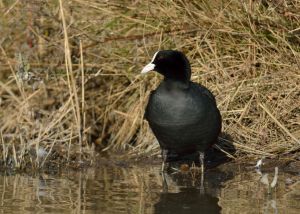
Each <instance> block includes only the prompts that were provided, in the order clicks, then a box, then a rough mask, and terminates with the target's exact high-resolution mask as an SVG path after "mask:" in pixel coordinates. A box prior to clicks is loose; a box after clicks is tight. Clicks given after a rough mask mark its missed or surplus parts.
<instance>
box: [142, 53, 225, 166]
mask: <svg viewBox="0 0 300 214" xmlns="http://www.w3.org/2000/svg"><path fill="white" fill-rule="evenodd" d="M150 70H155V71H157V72H159V73H160V74H162V75H163V76H164V80H163V81H162V82H161V84H160V85H159V86H158V88H157V89H156V90H154V91H152V92H151V95H150V98H149V101H148V104H147V107H146V110H145V119H146V120H147V121H148V123H149V125H150V127H151V129H152V131H153V133H154V135H155V136H156V138H157V140H158V142H159V144H160V147H161V149H162V151H163V156H166V155H167V154H176V155H178V156H179V157H180V156H184V155H186V154H192V153H195V152H200V153H203V152H204V151H205V150H206V149H207V148H209V147H210V146H211V145H213V144H214V143H215V142H216V141H217V138H218V135H219V133H220V131H221V115H220V112H219V110H218V108H217V105H216V100H215V98H214V96H213V94H212V93H211V92H210V91H209V90H208V89H207V88H205V87H204V86H202V85H200V84H197V83H194V82H191V81H190V78H191V68H190V63H189V61H188V59H187V58H186V56H185V55H184V54H183V53H181V52H179V51H174V50H164V51H159V52H157V53H156V54H155V55H154V57H153V59H152V61H151V62H150V63H149V64H148V65H147V66H145V68H144V69H143V71H142V73H146V72H148V71H150ZM202 161H203V160H202Z"/></svg>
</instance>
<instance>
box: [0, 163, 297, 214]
mask: <svg viewBox="0 0 300 214" xmlns="http://www.w3.org/2000/svg"><path fill="white" fill-rule="evenodd" d="M159 170H160V166H142V167H139V166H135V167H134V166H133V167H130V168H129V167H127V168H124V167H111V166H110V167H99V168H97V169H89V170H85V171H81V172H74V171H69V172H67V171H64V172H60V173H54V174H48V173H40V174H35V175H28V174H5V173H3V174H2V175H0V213H20V212H22V213H104V214H106V213H175V214H176V213H199V212H201V213H220V212H221V213H241V212H243V213H276V212H278V213H299V211H300V205H299V203H298V201H299V198H300V182H299V178H300V177H299V175H290V174H284V173H282V172H281V173H279V178H278V186H277V187H276V189H275V190H274V192H273V193H272V194H268V193H267V191H268V190H267V188H266V187H265V186H264V185H263V184H262V183H261V182H260V176H259V175H258V174H257V173H256V172H255V171H254V170H253V171H248V172H247V171H246V170H245V169H242V168H241V169H239V168H238V167H237V166H233V167H232V166H230V164H229V165H228V164H225V165H224V166H223V167H222V168H218V169H214V170H209V171H207V172H206V175H205V180H204V186H203V188H200V187H201V185H200V180H199V179H198V177H197V176H195V175H192V174H191V173H181V172H178V173H173V174H172V173H169V174H167V175H166V180H167V182H168V191H163V185H162V184H163V182H162V177H161V175H160V173H159ZM279 172H280V171H279Z"/></svg>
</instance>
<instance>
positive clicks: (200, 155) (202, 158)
mask: <svg viewBox="0 0 300 214" xmlns="http://www.w3.org/2000/svg"><path fill="white" fill-rule="evenodd" d="M199 160H200V164H201V173H202V174H204V152H199Z"/></svg>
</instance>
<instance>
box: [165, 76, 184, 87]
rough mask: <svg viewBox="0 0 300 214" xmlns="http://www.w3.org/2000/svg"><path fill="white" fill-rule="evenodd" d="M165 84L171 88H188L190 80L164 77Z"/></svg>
mask: <svg viewBox="0 0 300 214" xmlns="http://www.w3.org/2000/svg"><path fill="white" fill-rule="evenodd" d="M163 84H164V85H165V86H166V87H167V88H169V89H175V88H177V89H186V88H188V87H189V86H190V81H189V80H177V79H171V78H164V80H163Z"/></svg>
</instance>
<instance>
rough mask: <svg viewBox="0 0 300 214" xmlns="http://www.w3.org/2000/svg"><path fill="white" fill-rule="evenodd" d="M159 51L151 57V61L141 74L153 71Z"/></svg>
mask: <svg viewBox="0 0 300 214" xmlns="http://www.w3.org/2000/svg"><path fill="white" fill-rule="evenodd" d="M158 52H159V51H157V52H156V53H155V54H154V55H153V57H152V59H151V62H150V63H149V64H148V65H146V66H145V67H144V68H143V70H142V72H141V74H145V73H148V72H149V71H153V69H154V68H155V64H153V62H154V60H155V57H156V55H157V53H158Z"/></svg>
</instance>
